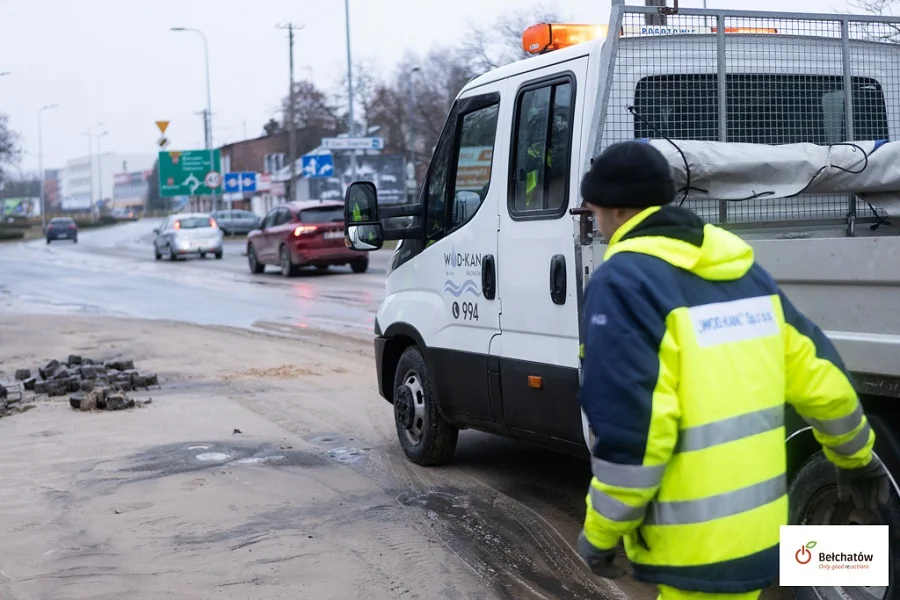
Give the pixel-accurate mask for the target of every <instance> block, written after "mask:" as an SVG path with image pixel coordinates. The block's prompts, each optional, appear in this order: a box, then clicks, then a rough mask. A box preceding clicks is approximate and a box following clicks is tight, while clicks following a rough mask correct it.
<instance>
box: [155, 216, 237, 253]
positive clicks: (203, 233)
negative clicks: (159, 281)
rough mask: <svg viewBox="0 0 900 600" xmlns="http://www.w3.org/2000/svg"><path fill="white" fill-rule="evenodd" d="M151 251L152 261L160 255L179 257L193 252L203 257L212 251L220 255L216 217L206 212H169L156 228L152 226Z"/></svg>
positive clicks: (220, 242) (219, 232)
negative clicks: (171, 213) (169, 214)
mask: <svg viewBox="0 0 900 600" xmlns="http://www.w3.org/2000/svg"><path fill="white" fill-rule="evenodd" d="M153 233H155V234H156V238H155V239H154V240H153V253H154V255H155V257H156V260H160V259H161V258H162V257H163V256H166V257H168V259H169V260H178V257H179V256H189V255H194V254H197V255H199V256H200V258H206V255H207V254H214V255H215V257H216V258H222V238H223V237H224V236H223V235H222V230H221V229H220V228H219V224H218V223H216V220H215V219H214V218H213V217H212V216H210V215H209V214H206V213H188V214H178V215H171V216H170V217H168V218H167V219H166V220H165V221H163V224H162V226H160V227H159V229H154V230H153Z"/></svg>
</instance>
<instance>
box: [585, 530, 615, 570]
mask: <svg viewBox="0 0 900 600" xmlns="http://www.w3.org/2000/svg"><path fill="white" fill-rule="evenodd" d="M578 555H579V556H581V558H582V560H584V562H586V563H587V566H589V567H590V568H591V572H593V573H594V575H597V576H598V577H606V578H607V579H618V578H619V577H624V576H625V569H623V568H622V567H620V566H618V565H616V564H615V561H616V549H615V548H612V549H610V550H601V549H600V548H597V547H596V546H594V545H593V544H592V543H590V542H589V541H588V540H587V538H586V537H585V536H584V531H582V532H581V533H580V534H579V535H578Z"/></svg>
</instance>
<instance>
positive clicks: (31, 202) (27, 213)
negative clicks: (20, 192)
mask: <svg viewBox="0 0 900 600" xmlns="http://www.w3.org/2000/svg"><path fill="white" fill-rule="evenodd" d="M0 215H2V216H4V217H22V218H29V217H39V216H41V199H40V198H6V199H4V200H0Z"/></svg>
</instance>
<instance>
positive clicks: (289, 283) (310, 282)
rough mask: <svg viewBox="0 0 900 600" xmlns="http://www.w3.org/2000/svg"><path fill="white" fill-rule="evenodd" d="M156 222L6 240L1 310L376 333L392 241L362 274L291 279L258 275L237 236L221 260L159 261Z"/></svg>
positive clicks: (1, 252) (335, 271)
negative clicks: (72, 235)
mask: <svg viewBox="0 0 900 600" xmlns="http://www.w3.org/2000/svg"><path fill="white" fill-rule="evenodd" d="M157 224H158V221H157V220H145V221H138V222H134V223H124V224H121V225H116V226H113V227H108V228H102V229H97V230H84V231H82V232H80V233H79V236H78V243H77V244H74V243H72V242H67V241H58V242H53V243H52V244H47V243H46V242H45V241H44V240H43V239H39V240H34V241H28V242H19V243H7V244H0V311H3V312H29V313H64V314H95V315H109V316H119V317H141V318H149V319H165V320H177V321H186V322H191V323H196V324H199V325H224V326H232V327H255V328H261V329H267V330H269V331H271V330H273V329H274V330H278V331H280V332H282V333H285V332H288V333H289V332H290V331H291V330H293V329H294V328H296V329H298V330H301V329H304V328H316V329H325V330H329V331H334V332H338V333H345V334H353V335H364V336H365V335H371V332H372V327H373V324H374V320H375V313H376V311H377V310H378V306H379V305H380V304H381V301H382V300H383V298H384V279H385V274H386V267H387V264H388V261H389V259H390V256H391V252H392V251H391V250H381V251H377V252H372V253H370V255H369V270H368V271H367V272H366V273H362V274H355V273H353V272H352V271H351V270H350V268H349V267H346V266H345V267H332V268H330V269H329V270H328V271H326V272H324V273H322V272H318V271H316V270H314V269H313V270H309V271H307V270H304V271H301V273H300V274H299V275H298V276H296V277H292V278H285V277H282V276H281V274H280V272H279V271H278V269H277V267H268V268H267V269H266V272H265V273H263V274H261V275H253V274H251V273H250V271H249V268H248V266H247V258H246V256H244V251H245V243H244V242H243V241H242V240H240V239H238V240H228V241H226V245H225V256H224V258H223V259H222V260H215V259H213V258H212V257H207V258H206V259H199V258H190V259H187V260H179V261H177V262H175V263H170V262H168V261H156V260H154V257H153V242H152V240H153V233H152V230H153V228H154V227H155V226H156V225H157Z"/></svg>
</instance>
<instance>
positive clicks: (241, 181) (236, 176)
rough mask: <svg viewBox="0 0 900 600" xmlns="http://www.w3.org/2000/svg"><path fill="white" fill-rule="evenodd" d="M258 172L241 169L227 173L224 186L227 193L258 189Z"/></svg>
mask: <svg viewBox="0 0 900 600" xmlns="http://www.w3.org/2000/svg"><path fill="white" fill-rule="evenodd" d="M257 175H258V174H257V173H254V172H253V171H241V172H236V173H225V177H224V180H223V181H224V183H223V188H224V190H225V193H226V194H235V193H242V192H255V191H256V177H257Z"/></svg>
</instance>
